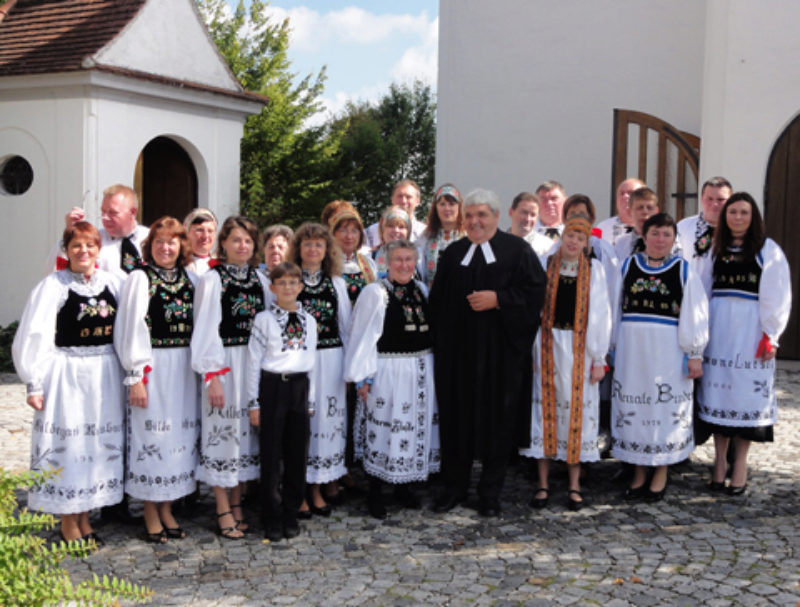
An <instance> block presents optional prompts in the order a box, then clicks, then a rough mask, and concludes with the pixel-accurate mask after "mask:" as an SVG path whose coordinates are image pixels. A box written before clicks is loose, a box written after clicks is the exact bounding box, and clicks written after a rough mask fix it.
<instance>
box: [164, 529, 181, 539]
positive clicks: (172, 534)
mask: <svg viewBox="0 0 800 607" xmlns="http://www.w3.org/2000/svg"><path fill="white" fill-rule="evenodd" d="M164 531H166V532H167V537H168V538H171V539H173V540H182V539H183V538H185V537H186V532H185V531H184V530H183V529H182V528H181V527H167V526H164Z"/></svg>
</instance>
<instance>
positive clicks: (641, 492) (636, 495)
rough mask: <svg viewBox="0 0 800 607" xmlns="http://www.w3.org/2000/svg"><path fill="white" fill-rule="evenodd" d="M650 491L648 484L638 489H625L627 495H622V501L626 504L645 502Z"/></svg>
mask: <svg viewBox="0 0 800 607" xmlns="http://www.w3.org/2000/svg"><path fill="white" fill-rule="evenodd" d="M649 491H650V489H649V488H648V487H647V485H646V484H641V485H639V486H638V487H628V488H627V489H625V493H623V494H622V499H624V500H625V501H626V502H638V501H640V500H643V499H644V498H645V497H646V496H647V493H648V492H649Z"/></svg>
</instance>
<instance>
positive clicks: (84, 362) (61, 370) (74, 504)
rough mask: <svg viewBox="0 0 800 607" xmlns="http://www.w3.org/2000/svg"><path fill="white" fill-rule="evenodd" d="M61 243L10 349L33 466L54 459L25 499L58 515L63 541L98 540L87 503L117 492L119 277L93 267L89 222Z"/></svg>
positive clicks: (115, 498) (120, 442) (95, 246)
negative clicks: (63, 262) (63, 261)
mask: <svg viewBox="0 0 800 607" xmlns="http://www.w3.org/2000/svg"><path fill="white" fill-rule="evenodd" d="M62 242H63V244H64V249H65V252H66V256H67V263H68V266H67V268H65V269H63V270H59V271H58V272H53V273H52V274H50V275H48V276H47V277H46V278H45V279H44V280H42V281H41V282H40V283H39V284H38V285H36V287H35V288H34V289H33V291H32V292H31V295H30V297H29V298H28V302H27V303H26V304H25V310H24V311H23V313H22V319H21V320H20V324H19V328H18V329H17V333H16V335H15V336H14V343H13V345H12V349H11V351H12V354H13V357H14V366H15V367H16V369H17V373H18V374H19V376H20V379H22V381H23V382H25V384H27V389H28V397H27V403H28V405H29V406H31V407H32V408H33V409H34V414H33V427H32V431H31V470H46V469H49V468H61V473H60V474H59V475H57V476H54V477H53V478H51V479H49V480H47V481H46V482H45V483H43V484H41V485H36V486H34V487H31V489H30V492H29V494H28V508H30V509H31V510H43V511H45V512H51V513H53V514H58V515H60V516H61V537H62V538H63V539H65V540H80V539H94V540H95V541H97V542H98V543H99V541H100V540H99V538H98V537H97V536H96V534H95V533H94V530H93V529H92V525H91V523H90V521H89V511H90V510H92V509H94V508H101V507H103V506H111V505H113V504H117V503H119V502H120V501H121V500H122V496H123V491H122V490H123V461H124V458H123V452H122V450H123V448H124V444H125V442H124V441H125V422H124V419H125V418H124V415H123V411H124V409H123V403H124V397H123V391H122V367H120V365H119V360H118V359H117V355H116V353H115V352H114V346H113V339H114V331H115V330H116V329H115V325H116V323H115V319H116V316H117V309H118V303H117V302H118V300H119V291H120V282H121V281H120V280H119V278H117V277H116V276H115V275H112V274H110V273H108V272H104V271H103V270H98V269H97V268H96V262H97V257H98V254H99V253H100V233H99V232H98V231H97V229H96V228H95V227H94V226H93V225H92V224H90V223H88V222H86V221H78V222H76V223H75V224H74V225H73V226H72V227H70V228H67V229H66V230H65V231H64V236H63V239H62Z"/></svg>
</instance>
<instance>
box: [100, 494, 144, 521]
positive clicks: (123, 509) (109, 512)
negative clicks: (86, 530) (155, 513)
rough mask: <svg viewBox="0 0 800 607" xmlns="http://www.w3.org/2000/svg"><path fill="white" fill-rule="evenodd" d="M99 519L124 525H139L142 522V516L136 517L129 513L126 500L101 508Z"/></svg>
mask: <svg viewBox="0 0 800 607" xmlns="http://www.w3.org/2000/svg"><path fill="white" fill-rule="evenodd" d="M100 518H101V519H102V520H104V521H116V522H117V523H123V524H125V525H141V524H142V523H143V522H144V517H143V516H141V515H139V516H136V515H134V514H132V513H131V511H130V508H129V507H128V500H127V498H126V499H124V500H122V501H121V502H120V503H119V504H114V505H113V506H106V507H105V508H101V509H100Z"/></svg>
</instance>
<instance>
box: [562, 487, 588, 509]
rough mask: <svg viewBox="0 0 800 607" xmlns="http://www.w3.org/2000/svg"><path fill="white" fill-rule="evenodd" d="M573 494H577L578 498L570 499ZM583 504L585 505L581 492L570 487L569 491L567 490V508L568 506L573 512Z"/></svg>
mask: <svg viewBox="0 0 800 607" xmlns="http://www.w3.org/2000/svg"><path fill="white" fill-rule="evenodd" d="M573 495H577V496H578V497H579V498H580V499H579V500H574V499H572V496H573ZM585 505H586V500H584V499H583V493H581V492H580V491H578V490H577V489H570V490H569V491H567V508H569V509H570V510H572V511H573V512H577V511H578V510H580V509H581V508H583V507H584V506H585Z"/></svg>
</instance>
